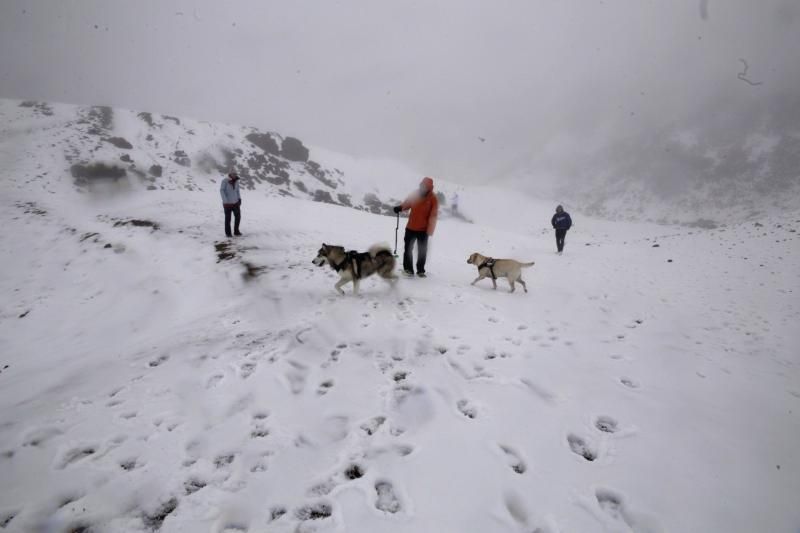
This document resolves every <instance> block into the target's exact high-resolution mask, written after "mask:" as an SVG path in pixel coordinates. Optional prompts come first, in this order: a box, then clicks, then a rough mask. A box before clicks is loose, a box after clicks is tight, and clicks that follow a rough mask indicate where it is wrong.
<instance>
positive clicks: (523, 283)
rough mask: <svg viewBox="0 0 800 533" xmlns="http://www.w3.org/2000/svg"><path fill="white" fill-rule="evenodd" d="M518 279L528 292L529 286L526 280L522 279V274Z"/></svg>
mask: <svg viewBox="0 0 800 533" xmlns="http://www.w3.org/2000/svg"><path fill="white" fill-rule="evenodd" d="M517 281H519V282H520V283H521V284H522V288H523V289H525V292H528V286H527V285H526V284H525V282H524V281H522V276H520V277H519V278H517Z"/></svg>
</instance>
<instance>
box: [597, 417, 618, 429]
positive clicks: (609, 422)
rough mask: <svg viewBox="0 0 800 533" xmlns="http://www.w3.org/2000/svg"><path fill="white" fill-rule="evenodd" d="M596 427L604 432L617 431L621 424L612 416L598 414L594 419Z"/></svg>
mask: <svg viewBox="0 0 800 533" xmlns="http://www.w3.org/2000/svg"><path fill="white" fill-rule="evenodd" d="M594 427H596V428H597V429H599V430H600V431H602V432H603V433H616V432H617V430H618V429H619V424H618V423H617V421H616V420H615V419H613V418H611V417H610V416H598V417H597V419H596V420H595V421H594Z"/></svg>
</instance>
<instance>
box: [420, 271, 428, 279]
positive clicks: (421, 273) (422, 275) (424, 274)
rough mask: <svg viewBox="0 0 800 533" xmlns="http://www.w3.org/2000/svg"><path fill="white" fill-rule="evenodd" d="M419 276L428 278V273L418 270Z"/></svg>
mask: <svg viewBox="0 0 800 533" xmlns="http://www.w3.org/2000/svg"><path fill="white" fill-rule="evenodd" d="M417 276H418V277H420V278H427V277H428V275H427V274H426V273H425V272H417Z"/></svg>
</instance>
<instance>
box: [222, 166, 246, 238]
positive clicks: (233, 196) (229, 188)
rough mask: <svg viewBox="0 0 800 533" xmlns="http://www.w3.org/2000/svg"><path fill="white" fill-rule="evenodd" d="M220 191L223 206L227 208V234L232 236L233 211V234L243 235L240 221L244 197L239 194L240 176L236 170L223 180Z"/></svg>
mask: <svg viewBox="0 0 800 533" xmlns="http://www.w3.org/2000/svg"><path fill="white" fill-rule="evenodd" d="M219 193H220V195H221V196H222V208H223V209H224V210H225V235H227V236H228V237H230V236H231V213H233V217H234V222H233V235H237V236H238V235H241V233H240V232H239V222H240V221H241V219H242V212H241V209H240V208H241V205H242V197H241V195H240V194H239V176H238V175H237V174H236V173H235V172H231V173H230V174H228V178H227V179H224V180H222V183H221V184H220V186H219Z"/></svg>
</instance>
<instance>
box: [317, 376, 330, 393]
mask: <svg viewBox="0 0 800 533" xmlns="http://www.w3.org/2000/svg"><path fill="white" fill-rule="evenodd" d="M332 388H333V380H332V379H326V380H325V381H323V382H322V383H320V384H319V387H317V395H319V396H325V395H326V394H328V391H329V390H331V389H332Z"/></svg>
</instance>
